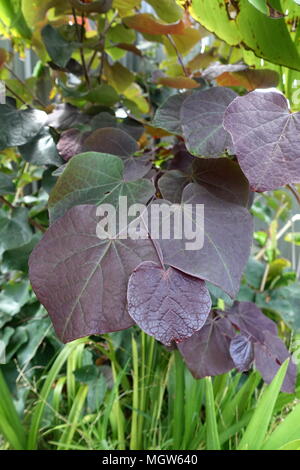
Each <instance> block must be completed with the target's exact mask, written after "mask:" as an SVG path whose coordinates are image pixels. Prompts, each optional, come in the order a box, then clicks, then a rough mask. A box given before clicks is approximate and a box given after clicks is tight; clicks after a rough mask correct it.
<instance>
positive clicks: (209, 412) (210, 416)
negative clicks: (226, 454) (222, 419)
mask: <svg viewBox="0 0 300 470" xmlns="http://www.w3.org/2000/svg"><path fill="white" fill-rule="evenodd" d="M205 385H206V407H205V411H206V448H207V450H220V449H221V446H220V440H219V434H218V427H217V415H216V408H215V400H214V392H213V386H212V382H211V377H205Z"/></svg>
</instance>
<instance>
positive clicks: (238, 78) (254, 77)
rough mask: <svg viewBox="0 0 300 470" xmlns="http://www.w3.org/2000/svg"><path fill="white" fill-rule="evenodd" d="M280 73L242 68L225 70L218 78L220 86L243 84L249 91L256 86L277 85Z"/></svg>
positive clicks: (267, 86)
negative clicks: (240, 69) (235, 70)
mask: <svg viewBox="0 0 300 470" xmlns="http://www.w3.org/2000/svg"><path fill="white" fill-rule="evenodd" d="M278 82H279V75H278V73H277V72H276V70H268V69H263V70H254V69H248V70H242V71H241V72H225V73H222V75H220V76H219V77H218V78H217V83H218V85H220V86H243V87H244V88H246V90H248V91H253V90H255V89H256V88H272V87H277V85H278Z"/></svg>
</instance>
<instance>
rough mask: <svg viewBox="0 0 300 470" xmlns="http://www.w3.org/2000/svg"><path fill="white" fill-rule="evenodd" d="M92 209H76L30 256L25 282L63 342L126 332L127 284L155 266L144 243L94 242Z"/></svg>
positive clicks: (128, 322) (149, 247) (148, 242)
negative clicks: (143, 266) (145, 265)
mask: <svg viewBox="0 0 300 470" xmlns="http://www.w3.org/2000/svg"><path fill="white" fill-rule="evenodd" d="M97 223H98V218H97V216H96V207H95V206H91V205H82V206H76V207H73V208H72V209H70V210H69V211H68V212H67V213H66V214H65V215H64V216H63V217H62V218H60V219H59V220H57V221H56V222H55V223H54V224H53V225H52V226H51V227H50V228H49V229H48V231H47V232H46V234H45V235H44V237H43V238H42V240H41V241H40V242H39V243H38V245H37V246H36V248H35V249H34V250H33V252H32V254H31V256H30V261H29V276H30V280H31V283H32V286H33V289H34V291H35V293H36V295H37V297H38V299H39V301H40V302H41V303H42V304H43V305H44V306H45V308H46V309H47V310H48V312H49V314H50V316H51V318H52V321H53V324H54V327H55V330H56V333H57V335H58V336H59V338H60V339H61V340H62V341H64V342H67V341H72V340H74V339H76V338H79V337H82V336H86V335H91V334H102V333H107V332H109V331H117V330H122V329H125V328H129V327H130V326H131V325H133V321H132V319H131V317H130V316H129V315H128V313H127V311H126V294H127V283H128V279H129V276H130V275H131V273H132V271H133V270H134V269H135V268H136V267H137V266H138V265H139V264H140V263H141V262H142V261H147V260H149V261H154V262H158V257H157V254H156V251H155V249H154V247H153V243H152V242H151V240H149V239H144V240H141V239H140V240H131V239H130V238H128V239H126V240H118V239H106V240H103V239H99V238H98V237H97V235H96V227H97Z"/></svg>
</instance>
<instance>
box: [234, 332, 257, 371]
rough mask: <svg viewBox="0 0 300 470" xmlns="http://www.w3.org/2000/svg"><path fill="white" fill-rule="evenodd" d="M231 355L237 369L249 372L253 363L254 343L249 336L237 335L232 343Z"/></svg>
mask: <svg viewBox="0 0 300 470" xmlns="http://www.w3.org/2000/svg"><path fill="white" fill-rule="evenodd" d="M229 351H230V355H231V357H232V360H233V362H234V365H235V367H236V368H237V369H238V370H239V371H240V372H244V371H246V370H249V369H250V367H251V365H252V363H253V358H254V355H253V343H252V341H251V339H250V338H249V336H246V335H243V334H240V335H236V336H235V337H234V338H233V339H232V340H231V342H230V347H229Z"/></svg>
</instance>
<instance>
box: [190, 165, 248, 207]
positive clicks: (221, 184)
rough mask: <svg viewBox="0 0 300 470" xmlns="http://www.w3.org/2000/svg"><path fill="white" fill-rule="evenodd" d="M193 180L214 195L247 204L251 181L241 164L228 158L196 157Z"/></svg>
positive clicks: (236, 202) (243, 204)
mask: <svg viewBox="0 0 300 470" xmlns="http://www.w3.org/2000/svg"><path fill="white" fill-rule="evenodd" d="M192 172H193V175H192V176H193V180H194V181H195V182H197V183H198V184H201V186H204V187H205V188H206V189H207V190H208V191H209V192H211V193H212V194H213V195H214V196H217V197H219V198H221V199H224V200H225V201H228V202H234V203H235V204H240V205H242V206H245V207H246V206H247V205H248V202H249V192H250V191H249V183H248V180H247V178H246V177H245V175H244V174H243V172H242V171H241V169H240V167H239V165H238V164H237V163H236V162H234V161H232V160H229V159H228V158H196V159H195V160H194V162H193V166H192Z"/></svg>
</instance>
